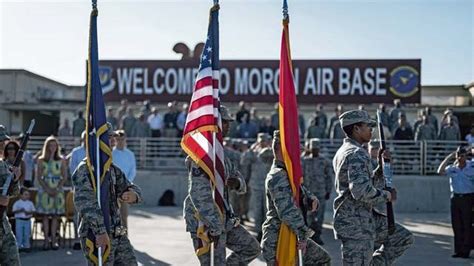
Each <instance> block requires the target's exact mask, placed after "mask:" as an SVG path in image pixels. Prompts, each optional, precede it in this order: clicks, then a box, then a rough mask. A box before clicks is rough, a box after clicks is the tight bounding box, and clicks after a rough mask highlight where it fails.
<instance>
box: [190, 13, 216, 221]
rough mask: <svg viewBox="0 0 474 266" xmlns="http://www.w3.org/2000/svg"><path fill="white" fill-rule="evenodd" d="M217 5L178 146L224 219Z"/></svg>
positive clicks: (212, 14) (211, 14)
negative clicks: (208, 187)
mask: <svg viewBox="0 0 474 266" xmlns="http://www.w3.org/2000/svg"><path fill="white" fill-rule="evenodd" d="M218 15H219V5H217V4H216V5H214V6H213V7H212V8H211V11H210V21H209V27H208V33H207V39H206V44H205V46H204V50H203V51H202V54H201V59H200V60H201V62H200V65H199V72H198V75H197V78H196V84H195V86H194V91H193V95H192V98H191V102H190V104H189V112H188V116H187V118H186V125H185V126H184V132H183V138H182V140H181V147H182V148H183V150H184V151H185V152H186V153H187V154H188V155H189V157H191V158H192V159H193V161H194V162H195V163H196V164H197V165H199V167H200V168H201V169H202V170H203V171H204V172H205V173H206V174H207V175H208V177H209V180H210V182H211V185H212V187H213V188H214V201H215V203H216V205H217V206H218V208H219V212H220V214H221V218H222V219H224V217H225V216H224V214H225V205H224V184H225V179H224V148H223V146H222V122H221V117H220V114H219V106H220V100H219V21H218Z"/></svg>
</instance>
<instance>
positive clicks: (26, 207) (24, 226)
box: [13, 188, 35, 251]
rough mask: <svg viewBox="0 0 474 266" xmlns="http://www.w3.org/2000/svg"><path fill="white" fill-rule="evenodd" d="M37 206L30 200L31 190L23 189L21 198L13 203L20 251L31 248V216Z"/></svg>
mask: <svg viewBox="0 0 474 266" xmlns="http://www.w3.org/2000/svg"><path fill="white" fill-rule="evenodd" d="M34 212H35V206H34V205H33V202H31V201H30V192H29V191H28V189H26V188H22V189H21V195H20V199H19V200H17V201H16V202H15V203H14V204H13V213H14V214H15V220H16V242H17V245H18V248H19V250H20V251H29V250H30V234H31V217H32V216H33V213H34Z"/></svg>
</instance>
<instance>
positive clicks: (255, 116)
mask: <svg viewBox="0 0 474 266" xmlns="http://www.w3.org/2000/svg"><path fill="white" fill-rule="evenodd" d="M250 121H251V122H253V123H255V125H257V131H258V132H260V128H261V127H262V126H263V123H262V118H260V117H259V116H258V113H257V108H255V107H252V108H250Z"/></svg>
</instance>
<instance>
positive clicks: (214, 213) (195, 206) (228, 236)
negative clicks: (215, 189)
mask: <svg viewBox="0 0 474 266" xmlns="http://www.w3.org/2000/svg"><path fill="white" fill-rule="evenodd" d="M186 165H187V166H188V171H189V192H188V193H189V194H188V196H187V197H186V199H185V200H184V219H185V220H186V231H187V232H189V233H190V234H191V238H192V240H193V244H194V247H195V249H197V248H198V244H199V238H198V236H197V229H198V219H197V218H196V216H199V217H200V218H201V221H202V222H203V223H204V224H205V226H206V227H207V228H208V229H209V232H210V233H211V235H215V236H219V241H218V244H217V247H216V248H215V251H214V256H215V258H214V262H215V264H216V265H224V264H226V263H227V264H231V265H234V264H235V265H238V264H239V263H249V262H250V261H252V260H253V259H255V258H256V257H257V256H258V255H259V254H260V248H259V247H258V242H257V240H256V239H255V238H254V237H252V236H251V235H250V233H249V232H247V230H245V229H244V228H243V227H242V226H241V225H238V224H235V223H234V219H233V218H232V217H230V215H231V213H230V212H229V211H227V212H228V213H226V215H225V216H226V217H225V219H224V221H222V220H221V218H220V215H219V212H218V210H217V207H216V205H215V203H214V199H213V198H212V189H211V186H210V181H209V178H208V176H207V174H206V173H205V172H204V171H203V170H201V168H200V167H199V166H198V165H196V164H195V163H194V162H193V161H192V160H191V159H190V158H189V157H188V158H187V159H186ZM224 165H225V166H224V168H225V176H226V178H229V177H236V178H239V180H240V186H239V191H238V192H239V193H240V194H242V193H245V192H246V185H245V180H243V178H242V176H241V175H240V173H239V172H238V170H237V168H236V166H235V165H234V164H233V163H232V162H231V160H230V159H228V158H227V157H225V159H224ZM227 194H228V192H227V189H226V190H225V195H224V198H226V197H227ZM226 247H227V248H229V249H230V250H232V251H233V252H232V253H231V254H230V255H229V256H228V257H227V259H226V258H225V248H226ZM198 259H199V261H200V262H201V265H209V263H210V257H209V252H207V253H205V254H203V255H201V256H198Z"/></svg>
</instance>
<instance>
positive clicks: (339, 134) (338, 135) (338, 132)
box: [329, 121, 345, 139]
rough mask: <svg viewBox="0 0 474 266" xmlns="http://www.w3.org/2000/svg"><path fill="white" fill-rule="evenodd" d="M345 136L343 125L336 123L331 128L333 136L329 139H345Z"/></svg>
mask: <svg viewBox="0 0 474 266" xmlns="http://www.w3.org/2000/svg"><path fill="white" fill-rule="evenodd" d="M344 136H345V134H344V131H343V130H342V127H341V123H339V121H337V122H335V123H334V124H333V126H332V128H331V134H330V135H329V138H331V139H343V138H344Z"/></svg>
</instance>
